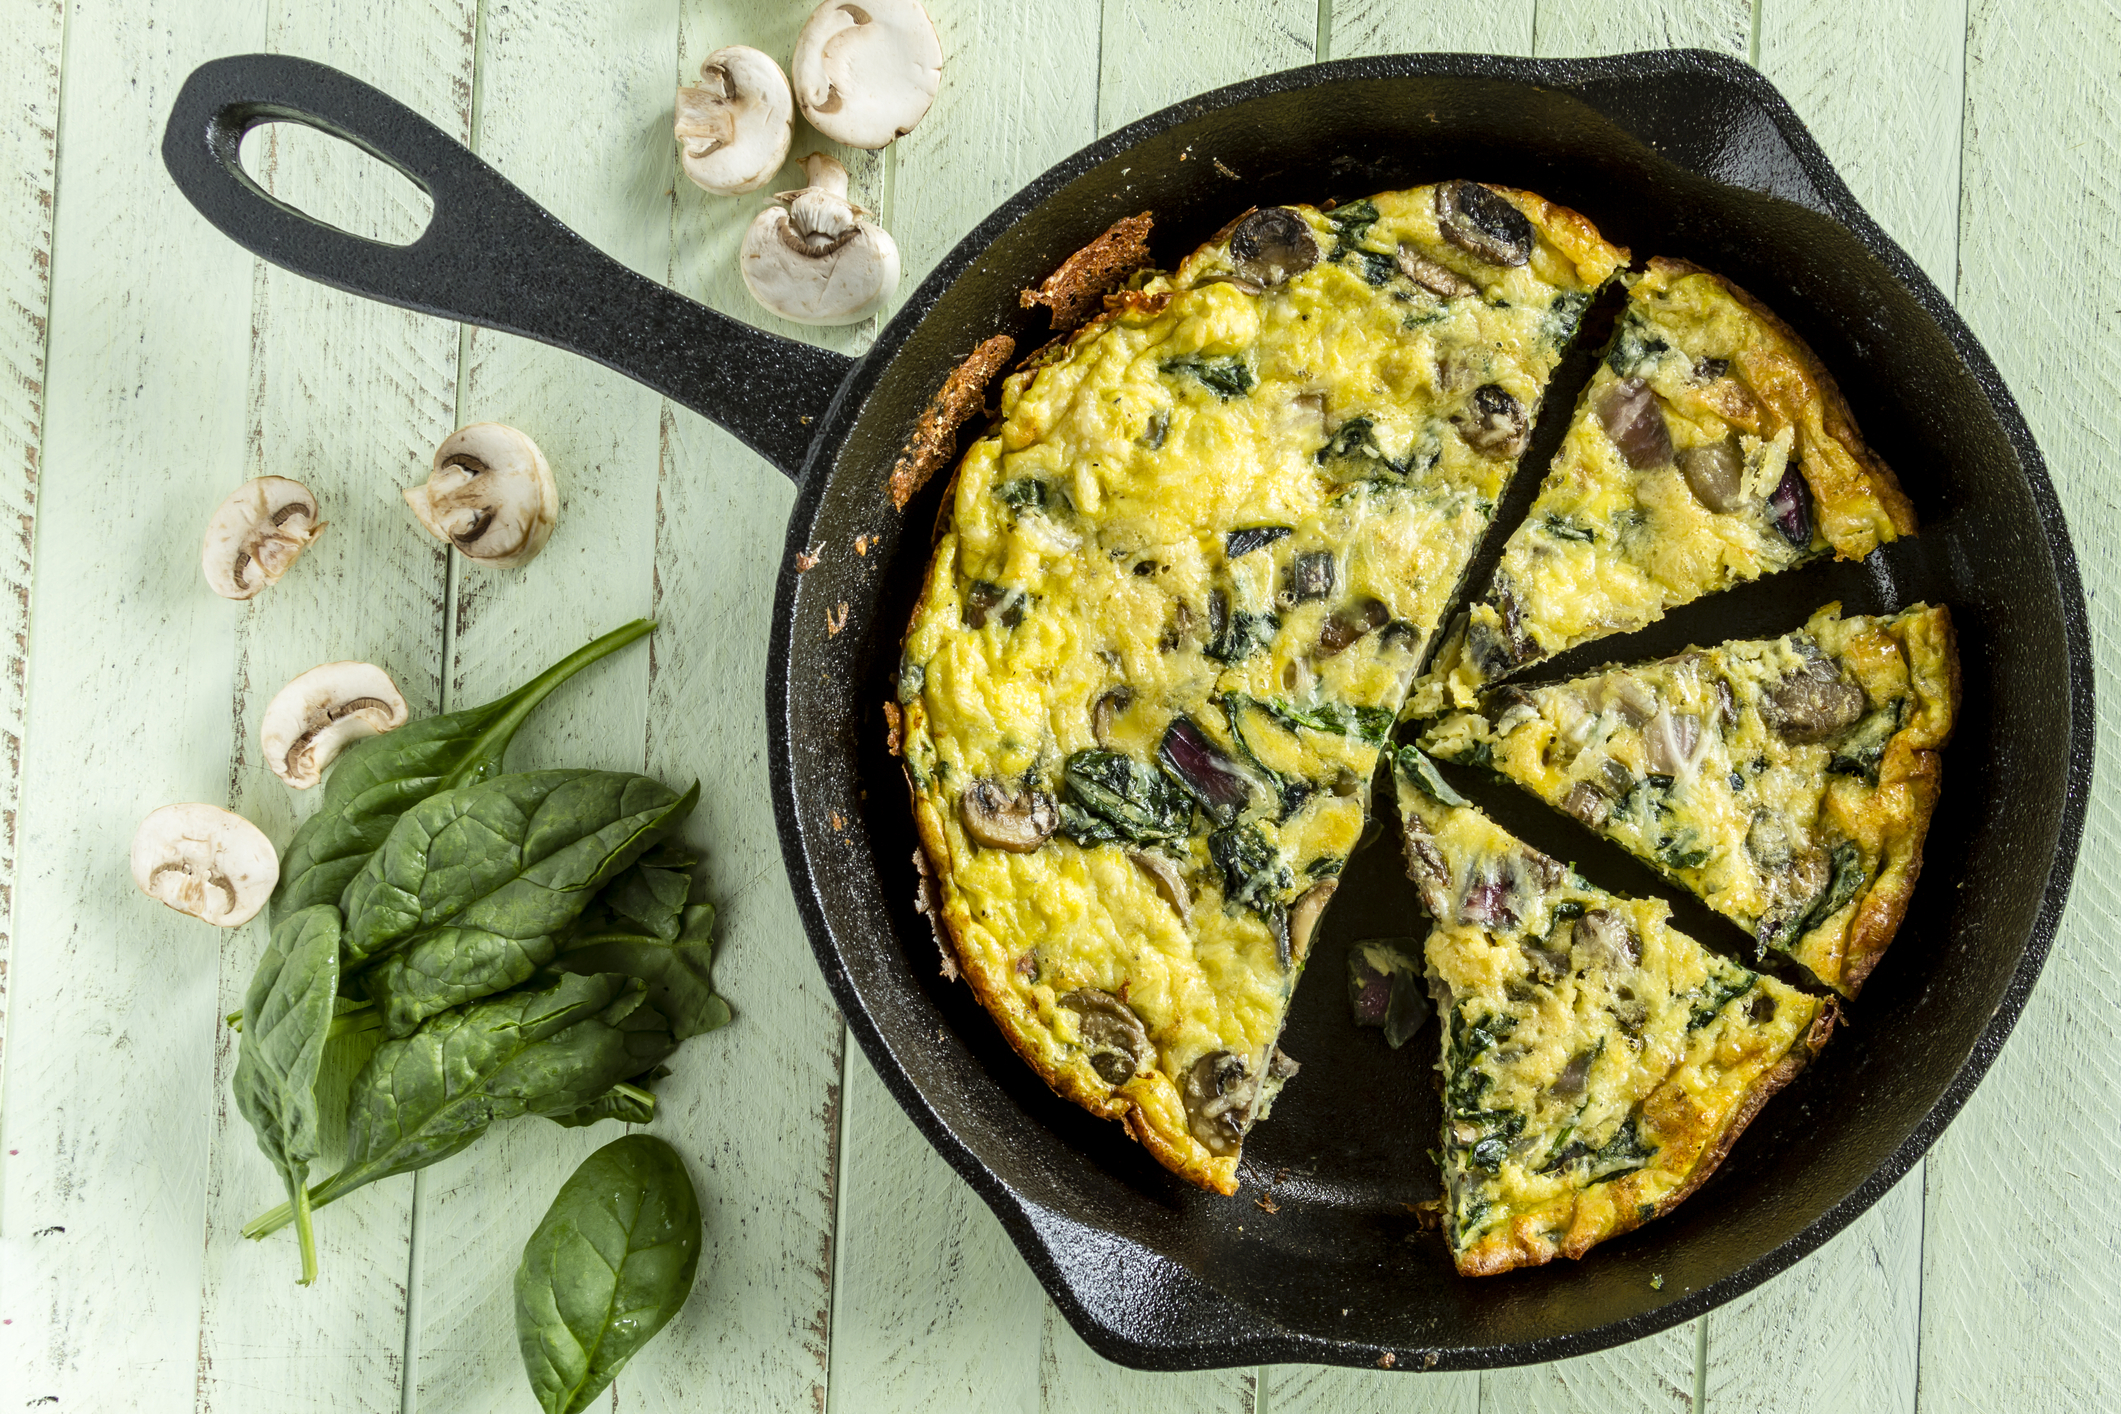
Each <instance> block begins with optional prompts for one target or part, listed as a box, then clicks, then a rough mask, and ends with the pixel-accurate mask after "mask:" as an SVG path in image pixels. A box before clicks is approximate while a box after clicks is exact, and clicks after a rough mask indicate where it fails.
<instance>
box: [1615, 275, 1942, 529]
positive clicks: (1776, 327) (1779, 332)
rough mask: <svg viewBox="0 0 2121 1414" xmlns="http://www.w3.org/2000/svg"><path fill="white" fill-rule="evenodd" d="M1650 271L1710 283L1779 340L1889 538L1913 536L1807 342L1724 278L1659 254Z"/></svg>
mask: <svg viewBox="0 0 2121 1414" xmlns="http://www.w3.org/2000/svg"><path fill="white" fill-rule="evenodd" d="M1649 268H1650V269H1651V270H1653V271H1657V272H1659V273H1661V274H1667V275H1669V276H1670V277H1671V278H1673V279H1679V278H1683V277H1685V276H1688V275H1705V276H1707V277H1708V278H1709V279H1711V280H1714V281H1715V282H1716V284H1717V285H1718V286H1719V287H1721V288H1722V290H1723V292H1724V293H1725V294H1727V295H1729V296H1730V297H1731V298H1732V299H1733V300H1734V301H1736V302H1737V303H1738V305H1739V306H1740V307H1741V308H1743V309H1744V310H1745V311H1746V312H1747V313H1748V314H1751V315H1752V316H1753V317H1754V318H1755V319H1758V320H1759V321H1760V322H1761V323H1762V324H1763V325H1765V326H1766V327H1767V328H1768V329H1769V330H1770V331H1771V332H1773V333H1774V334H1775V335H1776V336H1777V337H1778V338H1780V339H1782V340H1783V341H1784V342H1785V343H1786V344H1788V346H1789V350H1790V353H1791V354H1792V355H1793V356H1794V357H1795V358H1796V360H1797V363H1798V365H1799V366H1800V367H1801V368H1802V369H1803V371H1804V375H1805V377H1806V378H1807V379H1809V380H1810V381H1811V383H1812V384H1813V386H1814V387H1816V388H1817V389H1818V390H1819V397H1820V402H1821V403H1822V404H1823V406H1824V409H1825V416H1824V419H1823V421H1824V423H1825V426H1826V433H1827V435H1828V436H1829V437H1831V438H1833V439H1834V441H1836V442H1838V443H1840V445H1841V449H1842V450H1843V451H1845V452H1847V453H1848V455H1849V457H1850V458H1851V459H1852V460H1854V461H1855V463H1856V465H1857V467H1858V468H1860V469H1861V470H1862V472H1863V475H1864V479H1865V480H1866V481H1868V482H1869V483H1870V487H1871V492H1872V494H1873V495H1875V496H1876V497H1877V498H1878V504H1879V505H1880V507H1882V508H1883V509H1884V511H1885V514H1886V518H1887V520H1889V521H1890V522H1891V523H1892V527H1893V532H1894V534H1896V535H1913V534H1914V533H1915V507H1914V504H1913V503H1912V502H1911V501H1909V500H1908V498H1907V494H1906V493H1905V492H1904V491H1902V490H1901V489H1900V478H1899V476H1898V475H1897V474H1895V472H1894V471H1893V469H1892V468H1891V467H1889V466H1887V465H1886V464H1885V459H1884V458H1883V457H1881V456H1879V455H1878V454H1877V453H1876V452H1874V451H1872V450H1871V447H1870V444H1869V443H1868V442H1866V441H1864V439H1863V432H1862V430H1861V429H1860V428H1859V427H1857V425H1856V415H1855V413H1853V412H1851V411H1850V410H1849V404H1848V399H1847V398H1846V397H1845V396H1843V395H1842V392H1841V385H1840V384H1839V383H1838V382H1836V381H1835V380H1834V375H1833V374H1832V373H1831V372H1829V371H1828V369H1827V367H1826V365H1825V364H1823V363H1821V362H1820V361H1819V356H1818V355H1817V354H1815V353H1813V352H1812V346H1811V345H1810V344H1808V343H1806V342H1805V341H1804V340H1803V338H1801V337H1800V336H1799V335H1798V333H1797V331H1796V330H1795V329H1792V328H1791V327H1790V326H1789V324H1788V323H1787V322H1786V321H1785V320H1784V319H1783V318H1782V316H1780V315H1779V314H1777V313H1775V311H1773V310H1772V309H1769V308H1768V307H1767V306H1766V305H1764V304H1762V303H1761V302H1760V301H1759V300H1758V299H1756V298H1754V296H1753V295H1752V294H1751V292H1749V291H1747V290H1746V289H1744V288H1743V287H1741V286H1739V285H1738V284H1736V283H1734V282H1733V281H1732V280H1730V279H1729V278H1728V277H1726V276H1723V275H1719V274H1717V273H1716V272H1715V271H1713V270H1707V269H1704V268H1703V267H1701V266H1699V265H1696V264H1694V262H1692V261H1691V260H1680V259H1675V258H1671V257H1667V256H1661V255H1659V256H1652V257H1651V258H1650V262H1649ZM1798 470H1799V471H1800V472H1801V473H1802V474H1803V476H1804V479H1805V480H1806V481H1807V482H1808V483H1810V485H1811V488H1812V494H1813V495H1814V496H1817V497H1818V498H1819V499H1820V500H1822V501H1824V500H1827V499H1828V498H1827V496H1826V494H1825V492H1824V491H1823V490H1822V488H1821V485H1820V482H1819V479H1818V476H1817V475H1816V473H1815V472H1814V471H1813V469H1812V468H1811V466H1810V465H1809V464H1807V463H1806V462H1804V461H1800V462H1799V463H1798ZM1872 548H1873V547H1872V546H1869V545H1864V546H1861V547H1856V548H1855V549H1854V552H1853V553H1851V549H1850V547H1844V546H1841V545H1836V546H1834V552H1835V555H1836V557H1837V558H1841V559H1860V558H1862V556H1863V555H1866V554H1868V553H1870V551H1871V549H1872Z"/></svg>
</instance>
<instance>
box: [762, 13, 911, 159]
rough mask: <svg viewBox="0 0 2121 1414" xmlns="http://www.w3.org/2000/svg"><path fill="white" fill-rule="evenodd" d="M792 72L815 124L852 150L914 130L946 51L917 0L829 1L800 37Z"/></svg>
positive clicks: (878, 144)
mask: <svg viewBox="0 0 2121 1414" xmlns="http://www.w3.org/2000/svg"><path fill="white" fill-rule="evenodd" d="M788 70H789V73H790V75H791V76H792V77H793V78H794V79H795V97H796V101H797V102H799V103H801V104H802V105H803V116H804V117H806V118H808V119H809V120H810V124H811V126H812V127H814V128H816V129H817V130H818V131H819V132H821V133H823V134H824V135H825V136H826V137H829V138H831V139H832V140H833V141H834V142H844V143H846V144H847V145H848V146H849V147H867V148H878V147H884V146H886V145H888V144H889V143H890V142H891V140H892V139H893V138H896V137H900V136H902V135H904V134H906V133H909V132H912V131H913V125H914V124H915V123H918V122H919V121H920V120H921V119H922V117H924V116H925V115H926V114H927V112H928V105H929V104H931V103H933V102H934V101H935V90H936V88H937V86H938V85H940V84H941V83H942V80H943V46H942V41H940V40H938V39H937V38H936V37H935V22H934V21H933V20H931V19H929V18H928V12H927V11H926V10H923V9H922V8H921V7H920V5H919V4H918V3H917V0H860V3H859V4H855V3H852V0H825V3H824V4H822V5H820V6H818V7H817V8H816V9H815V10H812V11H811V12H810V18H809V19H808V20H806V21H804V23H803V32H802V33H801V34H799V35H797V36H796V38H795V56H794V57H793V58H792V59H791V60H790V61H789V64H788Z"/></svg>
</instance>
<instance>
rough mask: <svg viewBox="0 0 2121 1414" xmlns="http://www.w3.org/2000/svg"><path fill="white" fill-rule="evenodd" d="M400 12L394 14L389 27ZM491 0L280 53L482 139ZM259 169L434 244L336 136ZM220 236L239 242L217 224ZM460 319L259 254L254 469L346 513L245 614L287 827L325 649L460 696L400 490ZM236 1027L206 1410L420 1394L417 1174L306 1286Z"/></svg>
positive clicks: (440, 580) (204, 1341) (442, 578)
mask: <svg viewBox="0 0 2121 1414" xmlns="http://www.w3.org/2000/svg"><path fill="white" fill-rule="evenodd" d="M378 18H381V19H382V20H383V21H384V23H381V24H378V23H376V22H375V21H376V20H377V19H378ZM475 28H476V8H475V5H474V4H473V3H472V0H460V2H459V3H446V2H445V0H394V2H393V3H390V4H388V5H386V6H383V7H381V9H380V15H378V14H375V13H367V12H364V13H362V14H360V15H358V16H357V15H356V14H354V13H353V12H351V11H347V10H342V9H338V8H336V7H332V8H323V7H314V6H305V5H280V6H278V7H276V9H275V10H274V12H273V14H272V15H271V18H270V27H269V29H268V32H267V36H266V47H267V48H269V49H271V50H273V51H274V52H278V53H293V54H301V55H305V56H314V57H322V58H326V59H328V60H329V61H330V62H332V63H334V64H336V65H338V66H339V67H341V68H344V69H346V70H348V71H349V72H351V73H354V74H356V75H358V76H359V77H362V78H365V79H367V80H368V81H369V82H371V83H374V84H376V85H377V86H378V87H380V88H382V89H384V90H385V91H386V92H388V93H391V94H393V95H394V96H396V97H398V98H399V99H400V100H402V101H404V102H406V103H408V104H410V105H411V106H412V107H413V108H414V109H415V110H416V111H418V112H420V113H422V114H423V115H424V116H426V117H428V118H429V119H431V120H432V121H434V122H435V123H437V124H439V125H440V126H441V128H442V129H443V131H445V132H448V133H450V134H451V135H452V136H455V137H456V138H458V139H459V140H462V139H463V138H465V137H466V136H467V135H468V133H469V131H470V124H471V72H472V54H473V37H474V30H475ZM244 153H245V158H246V165H247V167H248V168H249V170H251V171H252V172H253V174H254V175H256V177H257V178H258V180H259V181H260V182H261V183H262V184H263V185H264V186H265V188H266V189H267V190H268V191H270V192H272V193H273V194H274V195H276V196H278V197H279V198H281V199H282V200H284V201H287V202H289V203H291V204H292V205H294V206H296V207H298V208H300V209H301V210H303V211H306V212H308V213H309V214H311V215H312V216H315V217H316V218H317V219H319V220H324V221H329V222H331V223H333V224H335V225H338V226H341V227H343V228H345V229H347V230H350V231H353V232H355V233H356V234H359V235H364V236H368V237H370V238H371V239H376V240H387V241H393V242H401V243H402V242H405V241H409V240H412V239H414V238H416V237H417V236H418V235H419V233H420V231H421V230H422V229H423V228H424V226H425V224H426V220H427V216H428V214H429V207H428V203H427V201H426V199H425V198H424V197H423V196H421V195H420V194H419V193H418V192H417V190H416V189H415V188H413V187H412V186H411V185H410V184H409V183H407V182H406V181H405V180H404V179H403V178H401V177H399V176H397V174H396V173H395V172H393V171H391V170H390V169H389V168H386V167H384V166H383V165H382V164H380V163H378V162H376V161H374V160H373V159H370V158H368V157H367V156H366V155H364V154H362V153H360V152H358V151H357V150H355V149H353V148H351V147H349V146H347V145H346V144H344V143H341V142H339V141H337V140H336V139H333V138H329V137H326V136H324V135H323V134H321V133H317V132H315V131H314V130H312V129H309V128H304V127H300V126H296V125H292V124H273V125H270V126H268V127H264V128H260V129H257V130H256V131H254V132H253V133H252V134H251V136H250V138H249V140H248V141H247V142H246V144H245V148H244ZM205 238H206V239H216V238H217V237H215V236H214V235H212V234H211V233H209V234H208V235H207V236H206V237H205ZM457 345H458V337H457V329H456V326H455V325H453V324H449V323H446V322H444V321H441V320H436V319H429V318H424V317H422V316H418V315H413V314H408V313H406V312H404V311H401V310H396V309H392V308H389V307H387V306H384V305H380V304H375V303H371V302H370V301H367V300H362V299H358V298H355V297H353V296H351V295H345V294H341V293H339V292H337V291H334V290H329V289H326V288H325V287H323V286H321V285H318V284H315V283H313V282H311V281H308V280H304V279H302V278H300V277H298V276H295V275H291V274H288V273H287V272H285V271H282V270H279V269H278V268H276V267H273V266H270V265H267V264H265V263H263V262H259V263H258V264H257V265H256V266H255V267H254V269H253V274H252V281H251V312H250V339H249V348H248V354H249V366H250V376H249V396H248V399H247V402H248V408H249V418H248V421H249V427H248V433H247V443H248V454H249V456H248V459H249V463H250V464H249V465H248V466H247V467H245V468H244V469H243V473H242V474H244V475H246V476H262V475H276V476H290V477H293V478H295V479H296V480H298V481H301V482H302V483H303V484H304V485H306V486H308V487H309V488H310V490H311V491H312V492H313V493H314V494H315V495H316V496H317V497H318V501H319V505H320V507H321V509H322V511H323V514H324V517H325V519H326V520H327V521H328V522H329V523H330V529H329V530H328V531H326V532H325V534H324V536H323V538H322V539H320V540H319V541H318V542H317V544H316V545H315V546H314V547H313V548H312V549H310V550H309V551H308V552H306V553H305V555H304V558H303V560H302V562H301V564H300V565H299V567H298V572H297V573H294V574H291V575H289V576H288V577H287V578H286V579H284V580H283V581H282V582H281V583H280V584H278V585H276V586H274V588H273V589H272V591H271V592H269V593H266V594H263V595H260V596H259V597H258V598H257V599H255V600H252V601H251V602H250V605H249V607H248V610H247V612H245V613H244V614H242V616H241V617H240V618H239V619H238V620H237V622H238V625H239V627H238V629H237V639H236V655H237V660H236V674H235V678H234V681H233V683H232V684H231V685H230V689H229V692H230V696H231V704H230V712H229V721H230V725H231V727H232V728H233V731H234V740H233V741H232V743H231V760H232V784H233V786H234V790H235V798H236V800H235V808H236V809H237V810H238V811H240V812H241V813H243V814H244V815H246V816H247V817H248V818H250V819H252V820H255V821H256V822H258V824H259V825H260V826H262V827H263V828H264V829H265V830H266V832H267V833H268V834H270V835H271V836H272V837H273V838H274V839H275V840H278V841H281V842H283V843H284V842H285V841H286V840H287V839H288V837H289V836H291V835H292V834H293V832H294V827H295V824H296V822H297V819H298V818H299V817H306V816H307V815H308V814H309V813H310V812H311V810H313V809H314V807H315V804H316V801H315V799H314V795H315V792H307V793H298V792H295V791H293V790H290V789H289V788H288V787H287V786H286V785H285V784H283V783H282V782H281V781H279V780H278V779H277V778H276V777H274V776H273V775H272V773H271V771H270V769H269V768H268V767H267V765H266V763H265V762H264V761H263V760H262V759H261V757H260V755H259V752H258V747H257V730H258V720H259V717H260V715H261V714H262V713H263V711H264V709H265V705H266V704H267V703H268V702H269V701H271V699H272V696H273V694H274V693H276V692H277V691H278V690H279V689H280V687H281V686H282V685H283V684H284V683H286V682H287V681H288V679H290V678H292V677H293V676H294V675H295V674H297V673H300V672H303V671H305V670H306V669H308V668H310V667H313V666H315V665H316V664H317V663H319V662H327V661H332V660H335V659H358V660H362V661H367V662H373V663H376V664H378V665H380V666H382V667H383V668H384V669H385V670H386V671H387V672H389V673H390V674H391V676H392V678H393V680H395V681H396V682H397V684H398V687H399V689H400V691H402V692H403V693H404V694H405V697H406V700H407V702H408V703H409V704H410V705H411V707H412V709H413V711H414V712H415V713H418V714H422V715H425V714H427V713H431V712H434V711H436V710H438V708H439V707H440V705H441V704H440V699H441V691H440V687H441V683H440V673H439V669H440V667H441V662H442V641H443V615H442V609H443V597H444V594H445V592H446V589H447V585H448V562H447V559H446V553H447V552H446V551H445V550H444V549H443V547H442V546H440V545H438V544H437V543H436V542H435V541H434V540H433V539H432V538H430V537H429V536H427V535H426V534H424V533H423V532H421V531H420V530H419V529H418V528H417V526H415V525H413V524H412V523H411V522H410V521H409V520H408V518H407V516H406V513H405V503H404V500H403V499H402V498H401V497H400V496H399V494H398V488H399V487H400V486H401V485H404V484H408V483H411V482H415V481H418V480H420V479H422V478H423V477H424V476H425V474H426V468H427V464H428V461H429V459H430V457H431V456H432V455H433V451H434V448H435V445H436V444H437V443H438V442H439V441H440V440H441V439H442V438H443V437H444V436H446V435H448V433H449V431H450V429H451V428H452V427H453V426H454V421H453V419H454V416H455V412H456V366H457ZM256 931H257V930H247V931H245V932H243V933H239V934H237V935H234V936H233V937H231V938H230V939H229V940H228V945H227V946H225V947H224V948H223V949H222V958H221V999H220V1002H219V1003H218V1005H217V1007H216V1010H217V1011H221V1012H227V1011H234V1010H236V1009H238V1008H239V1007H241V1006H242V1004H243V995H244V992H245V990H246V988H247V987H248V985H249V982H250V975H251V969H252V968H253V967H254V966H255V964H256V961H257V953H258V949H259V946H260V943H261V941H262V939H261V938H260V937H258V936H256V935H255V934H256ZM236 1053H237V1047H236V1037H235V1036H234V1035H233V1034H232V1033H230V1032H228V1031H226V1030H225V1029H224V1030H222V1031H221V1032H220V1033H219V1045H218V1046H217V1048H216V1053H215V1069H214V1106H213V1130H212V1140H211V1146H212V1147H211V1153H210V1157H209V1160H208V1169H207V1211H206V1241H205V1266H206V1270H205V1280H204V1285H203V1287H202V1290H201V1293H200V1303H199V1307H200V1322H201V1329H200V1336H199V1366H200V1369H199V1378H198V1390H197V1399H198V1408H199V1409H200V1410H202V1411H205V1410H212V1411H216V1414H234V1411H239V1410H258V1411H266V1412H267V1414H270V1411H278V1410H286V1409H289V1408H294V1407H312V1408H320V1409H344V1410H349V1411H352V1410H369V1409H380V1408H386V1407H389V1406H390V1405H392V1404H394V1403H396V1402H398V1401H399V1399H400V1396H401V1380H402V1375H403V1367H404V1354H405V1298H406V1291H405V1277H406V1268H407V1263H408V1260H409V1256H410V1250H411V1249H410V1243H411V1236H412V1206H411V1200H412V1187H413V1185H412V1181H411V1180H410V1179H396V1180H393V1181H391V1182H388V1183H382V1184H377V1185H375V1186H373V1187H371V1188H369V1189H367V1190H365V1191H363V1192H361V1193H358V1194H356V1195H354V1196H353V1197H351V1198H349V1199H347V1200H346V1201H345V1202H343V1203H341V1204H337V1205H335V1206H333V1207H332V1208H330V1209H327V1210H326V1211H325V1212H323V1213H322V1214H320V1215H319V1217H318V1220H317V1224H316V1226H317V1242H318V1256H319V1263H320V1277H319V1280H318V1283H317V1284H316V1285H315V1286H314V1287H312V1288H309V1289H303V1288H301V1287H298V1286H297V1285H295V1283H294V1276H295V1265H294V1264H295V1249H294V1246H293V1244H292V1242H291V1240H290V1239H289V1238H288V1237H287V1236H286V1235H282V1236H280V1237H276V1238H273V1239H269V1240H267V1241H264V1242H251V1241H248V1240H246V1239H244V1238H243V1237H242V1236H241V1233H240V1228H241V1226H242V1224H243V1223H244V1221H245V1220H246V1219H248V1218H250V1217H251V1216H252V1215H253V1214H256V1213H258V1212H260V1211H262V1210H263V1209H265V1208H268V1207H271V1206H272V1205H273V1204H275V1203H277V1202H279V1201H280V1200H281V1199H282V1197H283V1196H284V1193H283V1190H282V1188H281V1185H280V1182H279V1179H278V1177H277V1175H276V1174H275V1173H274V1172H273V1170H272V1167H271V1165H270V1164H269V1163H268V1162H267V1161H266V1160H265V1157H264V1156H263V1155H262V1154H260V1153H259V1152H258V1148H257V1144H256V1142H255V1140H254V1138H253V1136H252V1134H251V1130H250V1126H249V1125H248V1124H246V1123H244V1121H243V1119H242V1117H241V1116H240V1115H238V1114H237V1113H236V1112H235V1109H234V1106H233V1105H232V1104H231V1103H230V1092H229V1079H230V1075H231V1073H232V1071H233V1068H234V1065H235V1060H236Z"/></svg>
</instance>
